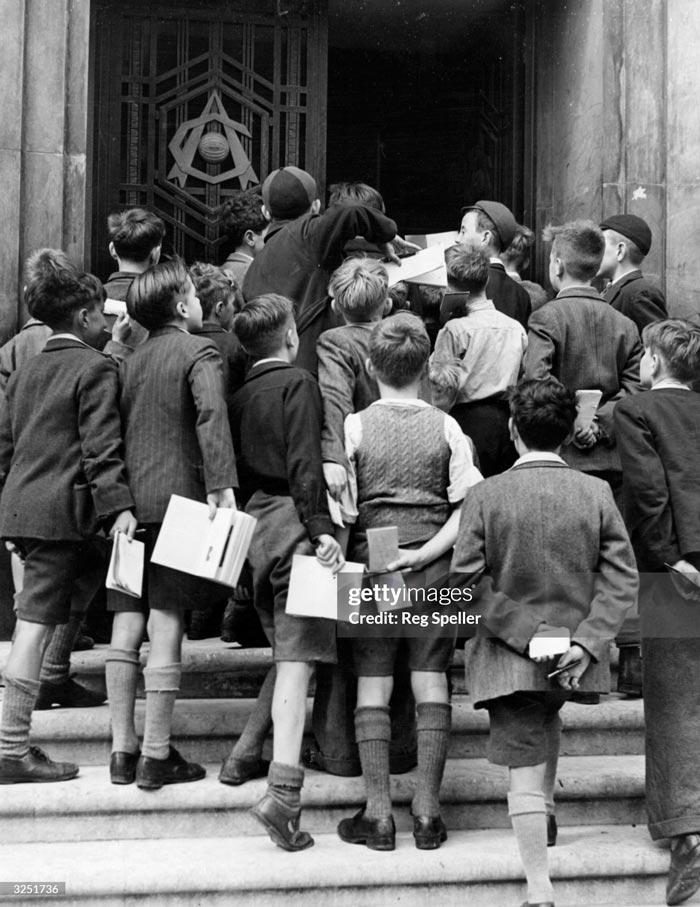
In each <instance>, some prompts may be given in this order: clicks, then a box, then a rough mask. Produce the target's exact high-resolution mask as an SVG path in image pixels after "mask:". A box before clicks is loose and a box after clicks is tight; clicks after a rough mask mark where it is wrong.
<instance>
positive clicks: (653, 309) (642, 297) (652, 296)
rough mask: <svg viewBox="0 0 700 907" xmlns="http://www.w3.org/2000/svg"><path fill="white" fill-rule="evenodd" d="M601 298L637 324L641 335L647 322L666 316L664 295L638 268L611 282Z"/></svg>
mask: <svg viewBox="0 0 700 907" xmlns="http://www.w3.org/2000/svg"><path fill="white" fill-rule="evenodd" d="M603 299H605V301H606V302H607V303H609V304H610V305H611V306H612V307H613V308H614V309H615V310H616V311H618V312H621V313H622V314H623V315H627V317H628V318H631V319H632V321H634V323H635V324H636V325H637V329H638V330H639V334H640V336H641V333H642V330H643V328H644V327H646V325H647V324H652V323H653V322H654V321H661V320H663V319H664V318H668V312H667V311H666V297H665V296H664V294H663V293H662V292H661V290H660V289H659V288H658V287H657V286H655V285H654V284H653V283H651V281H649V280H647V279H646V277H644V275H643V274H642V272H641V271H639V270H634V271H630V272H629V274H625V276H624V277H621V278H620V279H619V280H616V281H615V283H611V284H610V286H609V287H608V288H607V289H606V291H605V293H604V294H603Z"/></svg>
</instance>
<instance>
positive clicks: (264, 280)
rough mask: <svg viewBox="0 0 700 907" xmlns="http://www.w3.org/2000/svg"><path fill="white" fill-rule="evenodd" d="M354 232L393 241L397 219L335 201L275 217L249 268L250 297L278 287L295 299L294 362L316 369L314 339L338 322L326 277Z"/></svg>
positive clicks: (245, 288) (246, 283)
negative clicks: (317, 211) (322, 208)
mask: <svg viewBox="0 0 700 907" xmlns="http://www.w3.org/2000/svg"><path fill="white" fill-rule="evenodd" d="M356 236H363V237H364V238H365V239H367V240H369V241H370V242H377V243H383V242H389V241H390V240H392V239H393V238H394V237H395V236H396V224H395V223H394V221H393V220H390V219H389V218H388V217H386V216H385V215H384V214H382V213H381V212H380V211H376V210H375V209H374V208H367V207H366V206H365V205H332V206H331V207H330V208H328V209H327V210H326V211H324V213H323V214H307V215H304V216H303V217H298V218H297V219H296V220H288V221H276V222H275V223H273V224H272V226H271V227H270V228H269V230H268V231H267V234H266V236H265V245H264V247H263V248H262V250H261V251H260V252H258V254H257V255H256V256H255V258H254V259H253V263H252V264H251V266H250V267H249V268H248V270H247V271H246V275H245V279H244V281H243V295H244V296H245V298H246V299H253V297H255V296H259V295H260V294H261V293H280V294H281V295H282V296H287V297H288V298H289V299H291V300H292V301H293V302H294V316H295V318H296V322H297V331H298V332H299V351H298V353H297V359H296V365H297V367H298V368H305V369H307V371H310V372H311V373H312V374H314V375H315V374H316V373H317V360H316V342H317V340H318V338H319V336H320V334H321V333H322V332H323V331H325V330H327V329H329V328H332V327H337V326H338V324H339V323H340V321H339V320H338V318H337V317H336V316H335V315H334V313H333V311H332V309H331V305H330V299H329V297H328V281H329V279H330V275H331V273H332V272H333V271H334V270H335V269H336V268H337V267H338V266H339V265H340V264H342V262H343V251H344V248H345V243H346V242H347V241H348V240H350V239H354V238H355V237H356Z"/></svg>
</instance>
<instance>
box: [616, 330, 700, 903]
mask: <svg viewBox="0 0 700 907" xmlns="http://www.w3.org/2000/svg"><path fill="white" fill-rule="evenodd" d="M642 340H643V343H644V355H643V357H642V361H641V364H640V378H641V381H642V384H643V385H644V386H645V387H650V388H651V390H649V391H648V392H647V393H644V394H638V395H636V396H634V397H629V398H628V399H626V400H623V401H621V402H620V403H619V404H618V406H617V407H616V408H615V429H616V433H617V439H618V445H619V448H620V457H621V459H622V469H623V472H622V483H623V484H622V492H623V514H624V517H625V522H626V523H627V528H628V529H629V533H630V537H631V539H632V545H633V546H634V553H635V556H636V558H637V566H638V567H639V570H640V573H641V578H642V594H641V596H640V608H639V610H640V616H641V623H642V656H643V657H642V673H643V679H644V725H645V736H646V801H647V812H648V817H649V831H650V833H651V836H652V838H653V839H654V840H659V839H661V838H670V839H671V867H670V872H669V878H668V886H667V889H666V897H667V903H668V904H680V903H681V901H684V900H686V899H687V898H689V897H690V896H691V895H692V894H693V893H694V892H695V891H696V890H697V888H698V886H700V780H699V779H698V772H697V767H696V760H695V754H696V753H697V751H698V748H699V747H700V722H699V721H698V718H697V690H698V686H699V685H700V612H699V611H698V601H700V588H699V587H700V472H699V471H698V452H699V449H700V433H699V428H698V427H699V426H700V394H697V393H696V392H695V391H693V390H691V384H692V383H693V382H695V381H697V379H698V377H699V376H700V330H699V329H698V328H697V327H696V326H694V325H692V324H690V323H689V322H687V321H680V320H672V321H658V322H656V323H654V324H649V325H647V326H646V327H645V328H644V331H643V332H642ZM669 567H672V568H674V570H677V571H680V572H681V573H682V574H683V576H682V577H677V574H675V573H671V575H670V576H669V569H668V568H669ZM674 580H675V582H674ZM684 585H685V588H684Z"/></svg>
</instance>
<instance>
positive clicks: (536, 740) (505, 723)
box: [484, 690, 571, 768]
mask: <svg viewBox="0 0 700 907" xmlns="http://www.w3.org/2000/svg"><path fill="white" fill-rule="evenodd" d="M570 698H571V693H566V692H564V691H563V690H562V692H561V693H559V692H557V691H555V690H552V691H551V692H549V691H547V692H534V691H533V692H527V691H519V692H517V693H511V694H510V696H500V697H499V698H498V699H489V700H487V701H486V702H485V703H484V705H485V707H486V708H487V709H488V712H489V724H490V733H489V746H488V753H487V755H488V760H489V762H493V763H494V764H495V765H507V766H509V767H510V768H522V767H524V766H527V765H539V764H540V763H542V762H546V761H547V753H548V744H547V740H548V737H549V736H550V735H551V734H558V732H559V731H560V729H561V718H560V717H559V710H560V709H561V707H562V706H563V705H564V703H566V702H568V700H569V699H570Z"/></svg>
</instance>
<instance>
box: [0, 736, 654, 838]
mask: <svg viewBox="0 0 700 907" xmlns="http://www.w3.org/2000/svg"><path fill="white" fill-rule="evenodd" d="M186 755H188V756H189V755H191V754H190V753H187V754H186ZM218 770H219V765H208V766H207V777H206V778H205V779H203V780H202V781H198V782H196V783H192V784H178V785H172V786H170V787H166V788H163V789H162V790H161V791H157V792H152V791H141V790H139V789H138V788H137V787H136V785H129V786H122V785H113V784H110V783H109V779H108V770H107V767H106V766H85V767H83V768H82V769H81V773H80V775H79V776H78V777H77V778H76V779H74V780H72V781H66V782H62V783H60V784H51V785H41V786H39V785H29V784H16V785H8V786H6V787H3V789H2V814H3V821H2V823H1V824H0V842H2V843H11V842H13V841H15V842H19V841H26V842H30V841H35V842H37V841H55V840H63V841H70V840H81V841H90V840H101V839H116V838H154V837H157V838H171V837H175V838H177V837H183V836H188V837H192V836H197V837H219V836H222V837H230V836H232V835H234V836H238V835H249V834H256V833H257V832H258V831H259V828H258V826H257V824H256V823H255V821H254V820H253V819H252V818H251V817H250V816H249V815H248V810H249V808H250V807H251V806H253V805H254V804H255V803H257V802H258V800H259V799H260V797H261V796H262V795H263V793H264V791H265V789H266V782H265V780H264V779H260V780H257V781H251V782H248V783H247V784H244V785H242V786H240V787H229V786H227V785H223V784H221V783H219V781H218V778H217V775H218ZM507 781H508V778H507V770H506V769H505V768H502V767H500V766H494V765H491V764H490V763H488V762H487V761H486V760H484V759H450V760H449V761H448V764H447V767H446V770H445V778H444V780H443V785H442V791H441V802H442V815H443V817H444V819H445V823H446V824H447V827H448V828H452V829H461V830H464V829H484V828H498V827H507V826H508V816H507V811H506V790H507ZM415 785H416V772H415V770H414V771H412V772H408V773H407V774H405V775H395V776H393V777H392V799H393V802H394V803H395V804H396V819H397V824H398V827H399V828H402V829H404V830H408V829H409V828H410V817H409V807H410V803H411V799H412V797H413V792H414V790H415ZM556 800H557V818H558V821H559V823H560V824H561V825H562V826H566V825H603V824H605V825H616V824H629V823H633V824H638V823H643V822H644V821H645V812H644V760H643V757H642V756H568V757H564V758H562V759H561V760H560V763H559V772H558V776H557V789H556ZM363 802H364V784H363V781H362V779H361V778H336V777H331V776H329V775H326V774H324V773H321V772H315V771H309V772H307V775H306V781H305V785H304V790H303V806H304V810H305V813H304V815H305V825H306V826H307V827H308V828H309V829H311V830H313V831H314V832H316V831H318V832H320V833H330V832H333V831H334V830H335V828H336V826H337V824H338V822H339V821H340V819H342V818H343V817H344V816H347V815H350V814H352V813H353V812H355V811H356V810H357V809H358V808H359V807H360V806H361V805H362V803H363Z"/></svg>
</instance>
